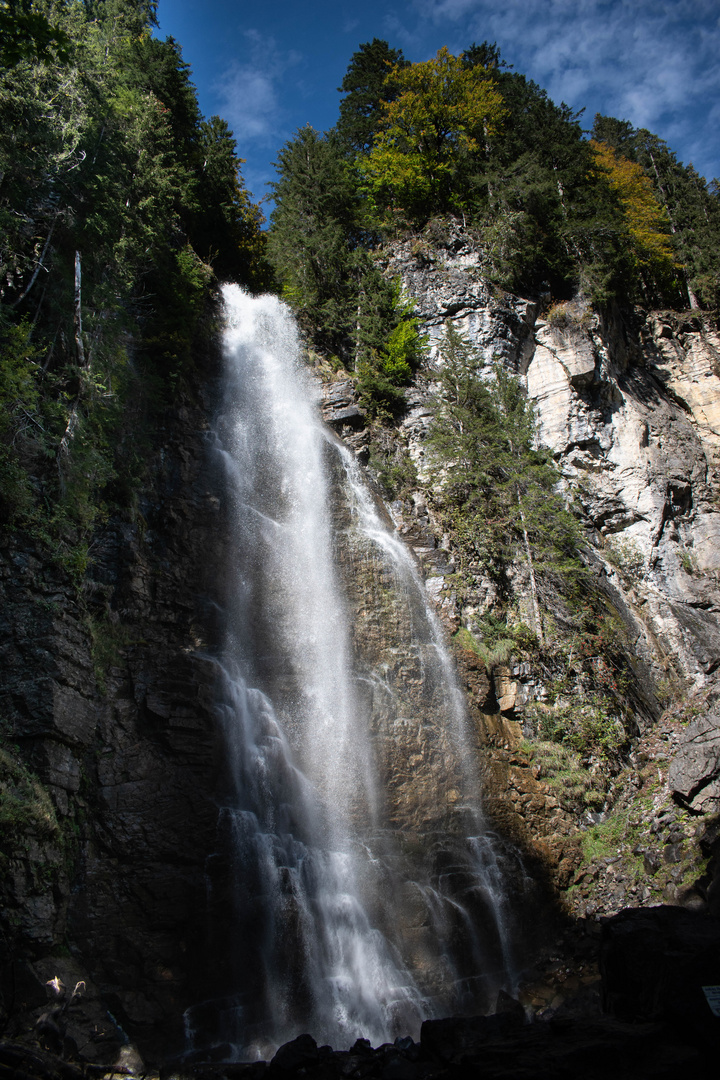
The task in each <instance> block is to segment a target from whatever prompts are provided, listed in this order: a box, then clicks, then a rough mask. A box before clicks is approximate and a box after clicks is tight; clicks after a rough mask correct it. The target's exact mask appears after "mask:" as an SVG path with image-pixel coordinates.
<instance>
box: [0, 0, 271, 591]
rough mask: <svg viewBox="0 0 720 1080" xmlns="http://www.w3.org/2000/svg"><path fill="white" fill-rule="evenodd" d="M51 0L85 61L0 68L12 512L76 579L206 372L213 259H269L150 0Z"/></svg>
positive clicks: (245, 272) (74, 56)
mask: <svg viewBox="0 0 720 1080" xmlns="http://www.w3.org/2000/svg"><path fill="white" fill-rule="evenodd" d="M16 6H17V5H16ZM20 6H22V5H20ZM35 9H37V10H38V11H41V12H42V13H43V14H44V15H46V16H47V18H48V19H49V20H50V22H51V23H52V24H53V26H55V25H56V24H57V26H58V27H59V28H60V30H61V31H62V34H63V35H65V36H66V38H67V40H68V42H69V57H68V60H67V62H66V63H64V64H60V63H55V62H52V57H51V55H50V53H43V54H42V55H40V54H39V53H37V52H32V51H25V52H24V53H23V55H22V56H21V57H20V58H19V59H18V61H17V63H15V64H14V66H13V67H12V68H11V69H6V70H2V71H0V108H1V109H2V113H3V119H4V123H3V126H2V128H0V177H1V178H2V181H1V183H0V480H2V494H1V495H0V516H1V517H2V520H3V523H4V524H5V525H6V526H8V525H11V526H13V527H16V528H20V527H22V528H23V529H25V530H26V531H29V532H30V533H31V534H32V535H33V536H34V537H35V538H36V539H37V540H38V541H40V542H41V543H43V544H45V545H47V546H48V548H49V550H50V552H51V554H52V556H53V557H54V558H55V559H56V560H58V561H59V562H60V563H61V564H62V565H64V566H66V567H67V568H68V569H69V570H70V571H71V573H72V574H73V575H74V576H75V578H76V579H78V580H79V579H80V578H81V576H82V573H83V571H84V568H85V566H86V564H87V559H88V550H89V546H90V542H91V538H92V533H93V530H94V529H95V528H96V527H97V525H98V524H99V523H100V522H102V521H103V520H104V518H105V517H106V516H107V513H108V512H109V509H110V503H111V502H112V501H113V500H115V502H114V508H115V509H117V508H118V507H117V500H120V502H121V503H122V504H123V505H124V506H125V507H127V506H129V505H130V504H131V502H132V497H131V494H130V492H129V490H128V489H129V488H130V487H131V486H132V484H133V483H136V482H137V480H138V478H139V476H140V475H141V474H142V470H143V468H144V467H145V466H144V463H143V460H142V437H141V435H140V431H141V430H142V429H143V427H148V426H149V425H151V424H152V423H153V422H155V421H156V419H157V412H158V411H159V410H161V409H162V408H165V407H169V406H170V404H171V402H172V400H173V397H174V396H175V395H176V393H177V390H178V388H179V386H180V384H181V383H184V384H185V386H186V387H187V386H188V385H190V384H191V383H192V381H193V378H194V375H195V372H196V370H197V364H198V358H199V357H200V356H202V354H203V349H202V344H203V341H204V340H206V339H207V336H208V335H209V333H210V331H211V329H212V327H213V320H212V318H211V317H209V316H210V313H211V311H212V308H213V304H214V293H215V288H216V278H215V276H214V273H213V270H212V268H211V266H210V265H208V263H209V262H213V263H214V264H215V266H216V267H217V270H218V271H219V272H221V273H223V274H229V275H232V276H237V277H239V278H240V279H241V280H242V281H244V282H246V283H247V282H249V283H251V284H261V283H262V279H263V275H264V277H265V278H267V271H266V269H264V267H263V244H264V241H263V239H262V237H261V233H260V224H261V221H262V217H261V215H260V213H259V211H258V209H257V208H256V207H254V206H253V205H252V203H251V202H250V199H249V196H248V194H247V192H246V191H245V189H244V186H243V183H242V179H241V177H240V174H239V166H240V159H239V158H238V157H237V154H236V152H235V150H234V145H233V142H232V133H231V132H230V131H229V130H228V129H227V125H225V124H224V123H223V122H222V121H219V120H217V118H213V119H212V120H211V121H209V122H207V123H206V122H205V121H203V120H202V117H201V115H200V112H199V109H198V106H197V99H196V96H195V91H194V88H193V87H192V84H191V83H190V81H189V69H188V67H187V65H186V64H185V63H184V62H183V60H182V56H181V53H180V50H179V48H178V47H177V45H176V43H175V42H174V41H172V39H169V40H168V41H159V40H157V39H156V38H154V37H153V36H152V34H151V33H150V27H151V26H152V25H153V24H154V3H152V2H151V0H97V2H93V3H86V4H81V3H68V4H63V3H57V4H56V3H52V2H48V3H38V4H36V5H35V6H34V9H33V10H35ZM204 191H207V192H209V198H210V200H211V202H210V203H208V202H207V201H204V195H203V192H204ZM201 195H203V200H201ZM201 201H202V207H201ZM78 271H81V273H80V274H78Z"/></svg>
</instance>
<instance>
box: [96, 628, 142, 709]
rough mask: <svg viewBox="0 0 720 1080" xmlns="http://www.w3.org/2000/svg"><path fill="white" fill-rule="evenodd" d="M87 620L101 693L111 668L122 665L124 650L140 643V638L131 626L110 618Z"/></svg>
mask: <svg viewBox="0 0 720 1080" xmlns="http://www.w3.org/2000/svg"><path fill="white" fill-rule="evenodd" d="M87 622H88V629H89V630H90V640H91V656H92V661H93V668H94V670H95V681H96V682H97V685H98V689H99V690H100V691H101V693H105V690H106V687H107V677H108V673H109V671H110V668H113V667H120V665H121V664H122V661H123V653H124V650H125V649H127V647H128V646H129V645H136V644H138V643H139V639H138V637H137V634H136V633H134V632H133V631H132V630H131V628H130V627H128V626H125V625H124V624H123V623H121V622H117V621H113V620H111V619H109V618H91V617H88V620H87Z"/></svg>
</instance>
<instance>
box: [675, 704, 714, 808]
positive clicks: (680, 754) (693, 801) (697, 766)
mask: <svg viewBox="0 0 720 1080" xmlns="http://www.w3.org/2000/svg"><path fill="white" fill-rule="evenodd" d="M706 710H707V711H703V713H702V714H701V715H700V716H696V717H695V718H694V719H692V720H691V721H690V723H689V724H688V726H687V728H686V729H685V731H684V732H683V734H682V737H681V740H680V746H679V749H678V751H677V752H676V754H675V756H674V758H673V760H672V763H671V765H670V770H669V773H668V784H669V786H670V788H671V790H672V791H673V792H674V793H675V794H676V796H677V797H678V798H679V799H680V800H681V801H682V803H683V804H684V805H686V806H689V807H690V808H691V809H692V810H693V811H695V812H701V813H703V814H714V813H717V812H718V810H720V696H718V697H717V698H715V700H711V701H710V702H709V703H708V704H707V705H706Z"/></svg>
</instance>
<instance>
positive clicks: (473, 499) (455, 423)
mask: <svg viewBox="0 0 720 1080" xmlns="http://www.w3.org/2000/svg"><path fill="white" fill-rule="evenodd" d="M439 358H440V365H441V366H440V368H439V370H438V372H437V375H436V378H437V393H436V405H437V413H436V416H435V418H434V419H433V421H432V424H431V427H430V431H429V437H428V441H429V449H430V453H431V456H432V458H433V460H434V470H433V471H434V485H435V486H434V497H435V501H436V505H437V509H438V512H439V513H440V515H441V517H442V518H443V519H444V520H445V521H446V522H447V524H448V525H450V526H451V527H452V528H453V531H454V533H455V535H456V536H457V537H458V541H459V544H460V548H461V551H462V552H463V553H464V555H465V558H466V560H467V562H468V563H469V564H470V565H475V566H476V567H479V568H482V569H483V570H484V571H486V572H488V573H490V574H492V575H493V576H494V578H495V580H496V582H497V583H498V586H499V587H500V589H501V590H502V589H507V588H508V576H507V575H508V570H509V568H510V566H511V565H512V564H513V563H514V562H516V561H519V562H521V563H522V562H524V564H525V567H526V571H527V575H528V581H529V585H530V593H531V598H532V603H533V609H534V621H535V624H536V625H535V627H534V629H535V632H536V634H537V636H538V639H539V640H541V641H542V617H541V612H540V604H541V601H542V598H543V593H544V592H546V591H547V590H549V589H558V590H560V591H561V592H562V591H565V592H566V591H568V590H571V589H572V588H573V587H575V585H576V583H577V581H578V580H579V579H580V578H581V577H582V574H583V568H582V563H581V560H580V557H579V549H580V546H581V544H582V539H581V530H580V527H579V525H578V523H577V521H576V520H575V518H574V517H573V515H572V514H571V513H570V511H569V510H568V509H567V508H566V506H565V502H564V499H563V497H562V495H561V494H560V492H559V490H558V486H559V483H560V475H559V473H558V471H557V469H556V468H555V466H554V464H553V462H552V459H551V457H550V454H549V452H547V451H545V450H544V449H542V448H540V447H538V446H537V440H536V425H535V417H534V413H533V408H532V404H531V402H529V401H528V399H527V396H526V394H525V392H524V389H523V387H522V385H521V383H520V380H519V379H518V378H517V377H516V376H515V375H513V374H512V373H510V372H508V371H507V370H506V369H505V368H504V367H503V366H502V365H501V364H500V363H495V364H494V365H493V366H492V369H491V371H490V372H489V373H488V372H487V371H484V370H483V366H482V362H481V361H480V359H479V358H478V356H477V354H476V353H475V351H474V350H473V348H472V347H471V346H470V344H469V343H468V342H467V340H466V339H464V338H463V337H462V336H461V335H460V334H459V333H458V332H457V330H455V328H454V327H453V326H452V324H450V323H448V325H447V328H446V331H445V337H444V339H443V341H442V343H441V345H440V350H439Z"/></svg>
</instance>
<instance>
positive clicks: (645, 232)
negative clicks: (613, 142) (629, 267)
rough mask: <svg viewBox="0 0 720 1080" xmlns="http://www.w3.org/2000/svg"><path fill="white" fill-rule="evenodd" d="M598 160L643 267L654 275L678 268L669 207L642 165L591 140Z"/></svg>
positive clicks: (667, 272) (636, 256) (639, 262)
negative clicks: (659, 196) (614, 194)
mask: <svg viewBox="0 0 720 1080" xmlns="http://www.w3.org/2000/svg"><path fill="white" fill-rule="evenodd" d="M590 145H591V147H592V149H593V153H594V155H595V161H596V162H597V164H598V165H599V166H600V168H601V169H602V171H603V172H605V173H606V174H607V178H608V182H609V184H610V187H611V188H612V189H613V190H614V191H615V192H616V193H617V195H618V198H619V199H620V203H621V205H622V208H623V212H624V214H625V222H626V224H627V228H628V232H629V233H630V237H631V239H632V244H633V252H634V255H635V258H636V260H637V263H638V265H639V267H640V269H645V270H648V271H650V272H651V273H652V274H653V275H654V276H657V275H660V276H665V275H667V274H674V273H675V272H676V270H677V269H678V267H677V263H676V261H675V257H674V253H673V249H672V242H671V238H670V219H669V217H668V215H667V211H666V210H665V208H664V207H663V206H661V205H660V203H659V202H658V201H657V199H656V198H655V193H654V192H653V187H652V183H651V182H650V178H649V177H648V176H647V175H646V174H645V172H644V170H643V168H642V166H641V165H638V164H637V163H636V162H634V161H628V159H627V158H624V157H622V156H621V155H620V154H618V153H617V152H616V151H615V150H614V149H613V148H612V146H608V145H607V143H603V142H597V141H596V140H595V139H592V140H591V141H590Z"/></svg>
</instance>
